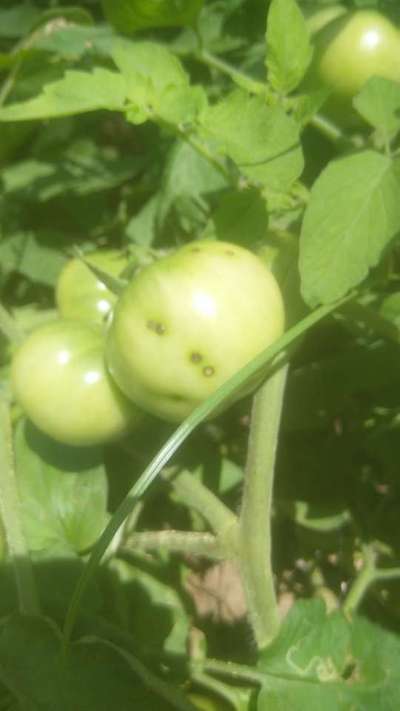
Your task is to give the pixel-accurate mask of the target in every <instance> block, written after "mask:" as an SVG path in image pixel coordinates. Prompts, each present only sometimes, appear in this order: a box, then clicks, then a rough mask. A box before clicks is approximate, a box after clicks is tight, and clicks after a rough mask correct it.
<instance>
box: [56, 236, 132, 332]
mask: <svg viewBox="0 0 400 711" xmlns="http://www.w3.org/2000/svg"><path fill="white" fill-rule="evenodd" d="M86 257H87V259H88V260H89V261H90V262H93V264H94V265H95V266H96V267H99V269H102V270H103V271H105V272H109V273H110V274H111V275H112V276H119V274H120V273H121V272H122V271H123V269H124V268H125V267H126V266H127V263H128V262H127V259H126V257H124V256H123V255H121V253H120V252H118V251H117V250H114V249H104V250H97V251H95V252H91V253H89V254H87V255H86ZM116 301H117V296H116V295H115V294H113V293H112V292H111V291H110V290H109V289H107V287H106V286H105V284H103V282H102V281H100V279H98V278H97V277H96V276H95V275H94V274H93V273H92V272H91V271H90V269H89V267H87V266H86V264H85V263H84V262H82V261H81V260H80V259H70V260H69V261H68V262H67V263H66V265H65V267H64V268H63V270H62V271H61V274H60V276H59V278H58V280H57V285H56V303H57V307H58V311H59V314H60V316H61V318H67V319H69V318H72V319H77V320H79V321H93V322H96V323H103V322H104V319H105V318H106V317H107V316H108V314H109V313H110V311H111V309H112V308H113V306H114V304H115V302H116Z"/></svg>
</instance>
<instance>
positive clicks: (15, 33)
mask: <svg viewBox="0 0 400 711" xmlns="http://www.w3.org/2000/svg"><path fill="white" fill-rule="evenodd" d="M39 17H40V10H39V9H38V8H37V7H35V5H34V4H33V3H31V2H21V3H14V7H10V8H7V9H3V10H0V37H4V38H5V39H14V38H15V37H23V36H24V35H26V34H28V32H30V31H31V30H32V28H33V26H34V25H35V23H36V22H37V20H38V19H39Z"/></svg>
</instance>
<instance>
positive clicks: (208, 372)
mask: <svg viewBox="0 0 400 711" xmlns="http://www.w3.org/2000/svg"><path fill="white" fill-rule="evenodd" d="M214 373H215V368H213V367H212V365H206V366H205V367H204V368H203V375H205V376H206V378H209V377H210V376H211V375H214Z"/></svg>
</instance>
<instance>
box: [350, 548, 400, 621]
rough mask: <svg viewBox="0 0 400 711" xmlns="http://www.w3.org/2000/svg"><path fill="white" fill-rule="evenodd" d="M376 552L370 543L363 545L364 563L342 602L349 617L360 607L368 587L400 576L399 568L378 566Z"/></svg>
mask: <svg viewBox="0 0 400 711" xmlns="http://www.w3.org/2000/svg"><path fill="white" fill-rule="evenodd" d="M377 555H378V554H377V552H376V550H375V549H374V546H373V545H372V544H366V545H365V546H364V547H363V557H364V564H363V567H362V568H361V570H360V572H359V574H358V575H357V577H356V579H355V580H354V582H353V584H352V586H351V587H350V590H349V592H348V593H347V597H346V599H345V601H344V604H343V612H344V613H345V614H346V615H348V616H349V617H351V616H352V615H354V614H355V613H356V612H357V610H358V608H359V607H360V605H361V603H362V601H363V599H364V597H365V595H366V593H367V592H368V589H369V588H370V587H371V585H373V584H374V583H377V582H382V581H384V580H395V579H397V578H400V568H399V567H394V568H378V567H377V564H376V561H377Z"/></svg>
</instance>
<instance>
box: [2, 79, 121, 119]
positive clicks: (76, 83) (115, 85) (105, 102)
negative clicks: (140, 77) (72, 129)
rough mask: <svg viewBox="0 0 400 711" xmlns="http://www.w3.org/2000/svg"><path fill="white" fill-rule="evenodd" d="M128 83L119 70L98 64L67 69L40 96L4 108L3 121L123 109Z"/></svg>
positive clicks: (47, 85) (44, 88) (45, 87)
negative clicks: (94, 66)
mask: <svg viewBox="0 0 400 711" xmlns="http://www.w3.org/2000/svg"><path fill="white" fill-rule="evenodd" d="M125 96H126V86H125V81H124V79H123V77H121V75H120V74H118V73H116V72H112V71H110V70H109V69H103V68H102V67H96V68H95V69H94V70H93V71H92V72H91V73H88V72H81V71H67V72H65V75H64V77H63V78H62V79H59V80H57V81H55V82H52V83H50V84H46V85H45V86H44V87H43V91H42V93H41V94H39V96H37V97H35V98H34V99H28V101H21V102H19V103H16V104H10V105H9V106H3V107H1V108H0V121H27V120H31V119H46V118H54V117H58V116H73V115H74V114H80V113H85V112H87V111H96V110H98V109H109V110H110V111H122V110H123V108H124V104H125Z"/></svg>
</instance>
